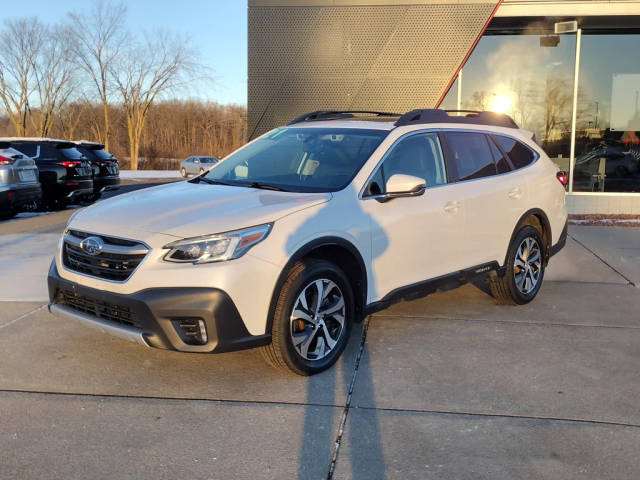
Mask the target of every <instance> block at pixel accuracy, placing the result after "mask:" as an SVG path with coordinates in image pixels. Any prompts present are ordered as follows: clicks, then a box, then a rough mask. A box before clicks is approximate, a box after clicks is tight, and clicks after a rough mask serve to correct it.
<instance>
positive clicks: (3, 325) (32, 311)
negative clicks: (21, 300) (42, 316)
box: [0, 304, 47, 329]
mask: <svg viewBox="0 0 640 480" xmlns="http://www.w3.org/2000/svg"><path fill="white" fill-rule="evenodd" d="M46 306H47V305H46V304H43V305H40V306H39V307H36V308H34V309H33V310H30V311H28V312H27V313H23V314H22V315H20V316H19V317H18V318H14V319H13V320H10V321H8V322H7V323H3V324H0V329H1V328H4V327H8V326H9V325H13V324H14V323H16V322H17V321H18V320H22V319H23V318H27V317H28V316H29V315H32V314H34V313H36V312H39V311H40V310H42V309H43V308H45V307H46Z"/></svg>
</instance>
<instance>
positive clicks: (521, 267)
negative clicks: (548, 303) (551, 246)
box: [513, 237, 542, 295]
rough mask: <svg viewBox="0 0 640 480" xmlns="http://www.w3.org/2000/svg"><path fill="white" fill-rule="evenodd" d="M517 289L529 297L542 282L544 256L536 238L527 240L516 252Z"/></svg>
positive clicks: (514, 267)
mask: <svg viewBox="0 0 640 480" xmlns="http://www.w3.org/2000/svg"><path fill="white" fill-rule="evenodd" d="M513 270H514V272H513V273H514V275H515V280H516V287H517V288H518V290H519V291H520V293H522V294H524V295H528V294H529V293H531V292H532V291H533V290H534V289H535V288H536V286H537V285H538V282H539V281H540V272H541V271H542V254H541V252H540V245H538V242H537V241H536V239H535V238H531V237H527V238H525V239H524V240H523V241H522V243H520V246H518V249H517V250H516V258H515V260H514V262H513Z"/></svg>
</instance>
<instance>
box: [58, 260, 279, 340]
mask: <svg viewBox="0 0 640 480" xmlns="http://www.w3.org/2000/svg"><path fill="white" fill-rule="evenodd" d="M47 281H48V287H49V301H50V303H51V304H52V305H61V306H65V307H68V308H71V309H73V310H76V311H78V312H79V313H81V314H85V315H87V316H89V317H93V318H95V319H97V320H99V321H101V322H103V323H104V322H107V323H109V324H110V325H111V326H115V327H120V326H122V327H124V328H129V329H131V328H133V329H136V330H140V333H141V334H142V336H143V338H144V340H145V342H146V343H147V344H148V345H149V346H152V347H156V348H162V349H167V350H179V351H183V352H206V353H220V352H228V351H233V350H242V349H246V348H253V347H258V346H262V345H266V344H268V343H269V342H270V340H271V336H270V335H266V334H265V335H251V334H250V333H249V332H248V330H247V328H246V326H245V324H244V322H243V321H242V318H241V317H240V314H239V312H238V310H237V308H236V306H235V304H234V303H233V301H232V300H231V298H230V297H229V296H228V295H227V294H226V293H225V292H223V291H222V290H218V289H215V288H203V287H175V288H149V289H146V290H141V291H138V292H135V293H132V294H129V295H123V294H117V293H113V292H108V291H104V290H97V289H93V288H89V287H85V286H83V285H80V284H77V283H75V282H70V281H68V280H65V279H63V278H62V277H60V275H59V273H58V271H57V268H56V265H55V262H54V263H52V264H51V268H50V269H49V275H48V278H47ZM183 320H196V321H198V320H202V321H203V322H204V324H205V326H206V333H207V340H206V343H204V344H203V345H191V344H188V343H186V342H185V341H184V337H183V335H181V332H180V330H179V327H178V326H177V325H178V324H179V323H180V321H183Z"/></svg>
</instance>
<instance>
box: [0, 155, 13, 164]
mask: <svg viewBox="0 0 640 480" xmlns="http://www.w3.org/2000/svg"><path fill="white" fill-rule="evenodd" d="M15 161H16V160H15V158H8V157H3V156H2V155H0V165H11V164H13V162H15Z"/></svg>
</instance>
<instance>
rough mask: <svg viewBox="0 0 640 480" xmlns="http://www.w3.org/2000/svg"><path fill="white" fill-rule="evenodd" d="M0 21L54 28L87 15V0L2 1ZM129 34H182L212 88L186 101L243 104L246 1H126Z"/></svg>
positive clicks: (200, 90)
mask: <svg viewBox="0 0 640 480" xmlns="http://www.w3.org/2000/svg"><path fill="white" fill-rule="evenodd" d="M0 3H1V4H2V7H1V8H0V20H4V19H7V18H18V17H31V16H36V17H38V18H39V19H40V20H41V21H43V22H50V23H55V22H58V21H59V20H62V19H64V17H65V16H66V13H67V12H69V11H73V12H76V13H80V12H82V11H83V10H87V11H88V10H90V8H91V0H53V1H52V0H26V1H18V2H13V1H1V2H0ZM124 3H125V5H127V23H128V27H129V28H130V29H131V30H132V31H135V30H154V29H158V28H161V29H169V30H172V31H176V32H179V33H181V34H186V35H187V36H188V37H189V39H190V40H191V42H192V45H193V46H195V47H196V49H197V50H198V52H199V54H200V58H201V62H202V63H203V64H205V65H206V66H207V67H209V68H210V69H211V76H212V77H213V81H212V82H207V83H206V84H200V83H198V84H197V90H194V91H193V92H192V93H191V96H194V97H197V98H200V99H203V100H210V101H215V102H219V103H238V104H242V105H246V103H247V2H246V0H186V1H185V0H182V1H176V0H128V1H126V2H124Z"/></svg>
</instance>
